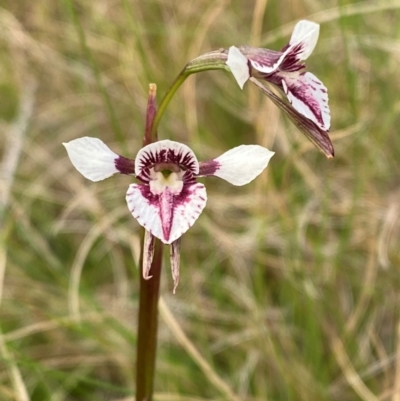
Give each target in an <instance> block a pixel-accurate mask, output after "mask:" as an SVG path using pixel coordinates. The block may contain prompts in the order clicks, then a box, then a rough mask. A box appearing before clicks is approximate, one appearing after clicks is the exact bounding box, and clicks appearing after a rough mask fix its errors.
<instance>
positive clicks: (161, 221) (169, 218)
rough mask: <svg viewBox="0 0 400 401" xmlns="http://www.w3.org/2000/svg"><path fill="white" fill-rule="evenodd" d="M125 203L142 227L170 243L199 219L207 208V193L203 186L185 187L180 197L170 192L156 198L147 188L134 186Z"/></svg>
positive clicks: (131, 187) (191, 185) (166, 191)
mask: <svg viewBox="0 0 400 401" xmlns="http://www.w3.org/2000/svg"><path fill="white" fill-rule="evenodd" d="M167 188H168V187H167ZM126 201H127V204H128V208H129V210H130V212H131V213H132V216H133V217H134V218H135V219H137V221H138V222H139V224H140V225H141V226H143V227H144V228H145V229H146V230H148V231H150V233H151V234H153V235H154V236H155V237H157V238H159V239H160V240H161V241H162V242H163V243H164V244H171V243H172V242H174V241H175V240H177V239H178V238H180V237H181V235H182V234H184V233H185V232H186V231H187V230H188V229H189V228H190V227H191V226H192V225H193V224H194V222H195V221H196V220H197V219H198V217H199V216H200V214H201V212H202V211H203V209H204V207H205V205H206V202H207V193H206V189H205V187H204V185H203V184H200V183H193V184H186V185H184V186H183V188H182V191H181V193H180V194H177V195H173V194H172V193H171V192H170V191H168V189H166V190H165V191H164V193H163V194H161V195H153V194H152V193H151V191H150V187H149V186H148V185H141V184H139V185H138V184H131V185H130V186H129V189H128V192H127V194H126Z"/></svg>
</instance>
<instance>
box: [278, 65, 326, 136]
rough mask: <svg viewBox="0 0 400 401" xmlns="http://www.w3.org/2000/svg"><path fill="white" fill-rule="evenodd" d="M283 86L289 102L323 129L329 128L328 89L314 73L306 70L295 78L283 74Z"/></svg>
mask: <svg viewBox="0 0 400 401" xmlns="http://www.w3.org/2000/svg"><path fill="white" fill-rule="evenodd" d="M282 86H283V90H284V92H285V93H286V96H287V98H288V100H289V102H290V103H291V104H292V106H293V107H294V108H295V109H296V110H297V111H298V112H299V113H300V114H303V116H305V117H307V118H309V119H310V120H311V121H313V122H314V123H315V124H317V125H318V127H320V128H321V129H322V130H324V131H328V130H329V128H330V126H331V115H330V111H329V106H328V90H327V89H326V87H325V86H324V84H323V83H322V82H321V81H320V80H319V79H318V78H317V77H316V76H315V75H314V74H311V72H306V73H303V74H300V75H298V76H297V77H295V78H292V77H290V76H283V80H282Z"/></svg>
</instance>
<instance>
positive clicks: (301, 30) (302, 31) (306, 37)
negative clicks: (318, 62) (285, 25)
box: [285, 20, 319, 60]
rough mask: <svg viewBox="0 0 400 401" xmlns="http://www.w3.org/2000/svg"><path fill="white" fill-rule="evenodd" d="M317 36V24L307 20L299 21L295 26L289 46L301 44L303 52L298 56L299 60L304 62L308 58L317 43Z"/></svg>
mask: <svg viewBox="0 0 400 401" xmlns="http://www.w3.org/2000/svg"><path fill="white" fill-rule="evenodd" d="M318 36H319V24H317V23H315V22H312V21H307V20H301V21H299V22H298V23H297V24H296V26H295V27H294V30H293V33H292V37H291V38H290V42H289V45H290V46H293V45H296V44H298V43H300V42H301V43H302V45H303V50H302V52H301V53H299V54H298V57H299V60H306V59H307V58H308V57H309V56H310V54H311V53H312V52H313V50H314V48H315V45H316V44H317V42H318ZM285 53H286V52H285Z"/></svg>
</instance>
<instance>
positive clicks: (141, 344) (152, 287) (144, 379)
mask: <svg viewBox="0 0 400 401" xmlns="http://www.w3.org/2000/svg"><path fill="white" fill-rule="evenodd" d="M162 249H163V245H162V243H161V241H159V240H158V239H157V240H156V244H155V249H154V257H153V262H152V264H151V275H152V277H151V279H149V280H145V279H144V278H143V276H142V275H140V297H139V325H138V339H137V361H136V401H152V399H153V386H154V373H155V365H156V352H157V328H158V298H159V290H160V279H161V264H162ZM142 263H143V248H142V256H141V261H140V266H141V265H142Z"/></svg>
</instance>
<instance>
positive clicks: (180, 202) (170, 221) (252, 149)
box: [64, 137, 274, 291]
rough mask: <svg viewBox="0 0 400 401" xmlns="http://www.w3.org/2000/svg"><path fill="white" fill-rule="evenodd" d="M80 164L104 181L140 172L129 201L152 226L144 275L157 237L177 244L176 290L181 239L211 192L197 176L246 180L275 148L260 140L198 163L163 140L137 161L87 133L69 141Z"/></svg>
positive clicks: (86, 173)
mask: <svg viewBox="0 0 400 401" xmlns="http://www.w3.org/2000/svg"><path fill="white" fill-rule="evenodd" d="M64 146H65V148H66V149H67V152H68V156H69V158H70V159H71V162H72V164H73V165H74V166H75V168H76V169H77V170H78V171H79V172H80V173H81V174H82V175H83V176H84V177H85V178H87V179H89V180H92V181H100V180H103V179H105V178H108V177H110V176H111V175H113V174H115V173H121V174H128V175H134V176H135V177H136V178H137V179H138V181H139V183H138V184H131V185H130V186H129V188H128V192H127V193H126V201H127V204H128V208H129V210H130V212H131V213H132V216H133V217H134V218H135V219H136V220H137V221H138V222H139V224H140V225H142V226H143V227H144V228H145V229H146V236H145V241H144V244H145V249H144V252H143V255H144V257H143V276H144V278H146V279H148V278H150V277H151V276H150V267H151V262H152V258H153V252H154V237H156V238H158V239H160V240H161V241H162V242H163V243H164V244H171V267H172V274H173V278H174V291H175V289H176V286H177V284H178V281H179V239H180V237H181V236H182V234H184V233H185V232H186V231H187V230H188V229H189V228H190V227H191V226H192V225H193V224H194V223H195V221H196V220H197V219H198V217H199V216H200V214H201V212H202V211H203V209H204V207H205V206H206V202H207V193H206V189H205V187H204V185H203V184H201V183H199V182H197V181H196V178H197V177H206V176H216V177H219V178H222V179H224V180H226V181H228V182H229V183H231V184H233V185H238V186H239V185H245V184H247V183H249V182H250V181H252V180H253V179H254V178H256V177H257V176H258V175H259V174H260V173H261V172H262V171H263V170H264V169H265V168H266V167H267V165H268V162H269V160H270V158H271V157H272V156H273V154H274V152H271V151H269V150H268V149H266V148H264V147H262V146H258V145H241V146H238V147H236V148H233V149H231V150H229V151H228V152H226V153H224V154H222V155H221V156H219V157H217V158H216V159H213V160H209V161H206V162H200V163H199V162H198V160H197V158H196V156H195V154H194V153H193V151H192V150H191V149H190V148H189V147H188V146H186V145H184V144H181V143H179V142H173V141H169V140H163V141H159V142H155V143H152V144H150V145H147V146H145V147H143V148H142V149H140V151H139V152H138V154H137V156H136V158H135V160H132V159H127V158H125V157H122V156H119V155H118V154H116V153H114V152H113V151H112V150H111V149H110V148H108V146H107V145H105V144H104V143H103V142H102V141H101V140H100V139H97V138H90V137H84V138H79V139H75V140H73V141H71V142H68V143H64Z"/></svg>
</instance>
